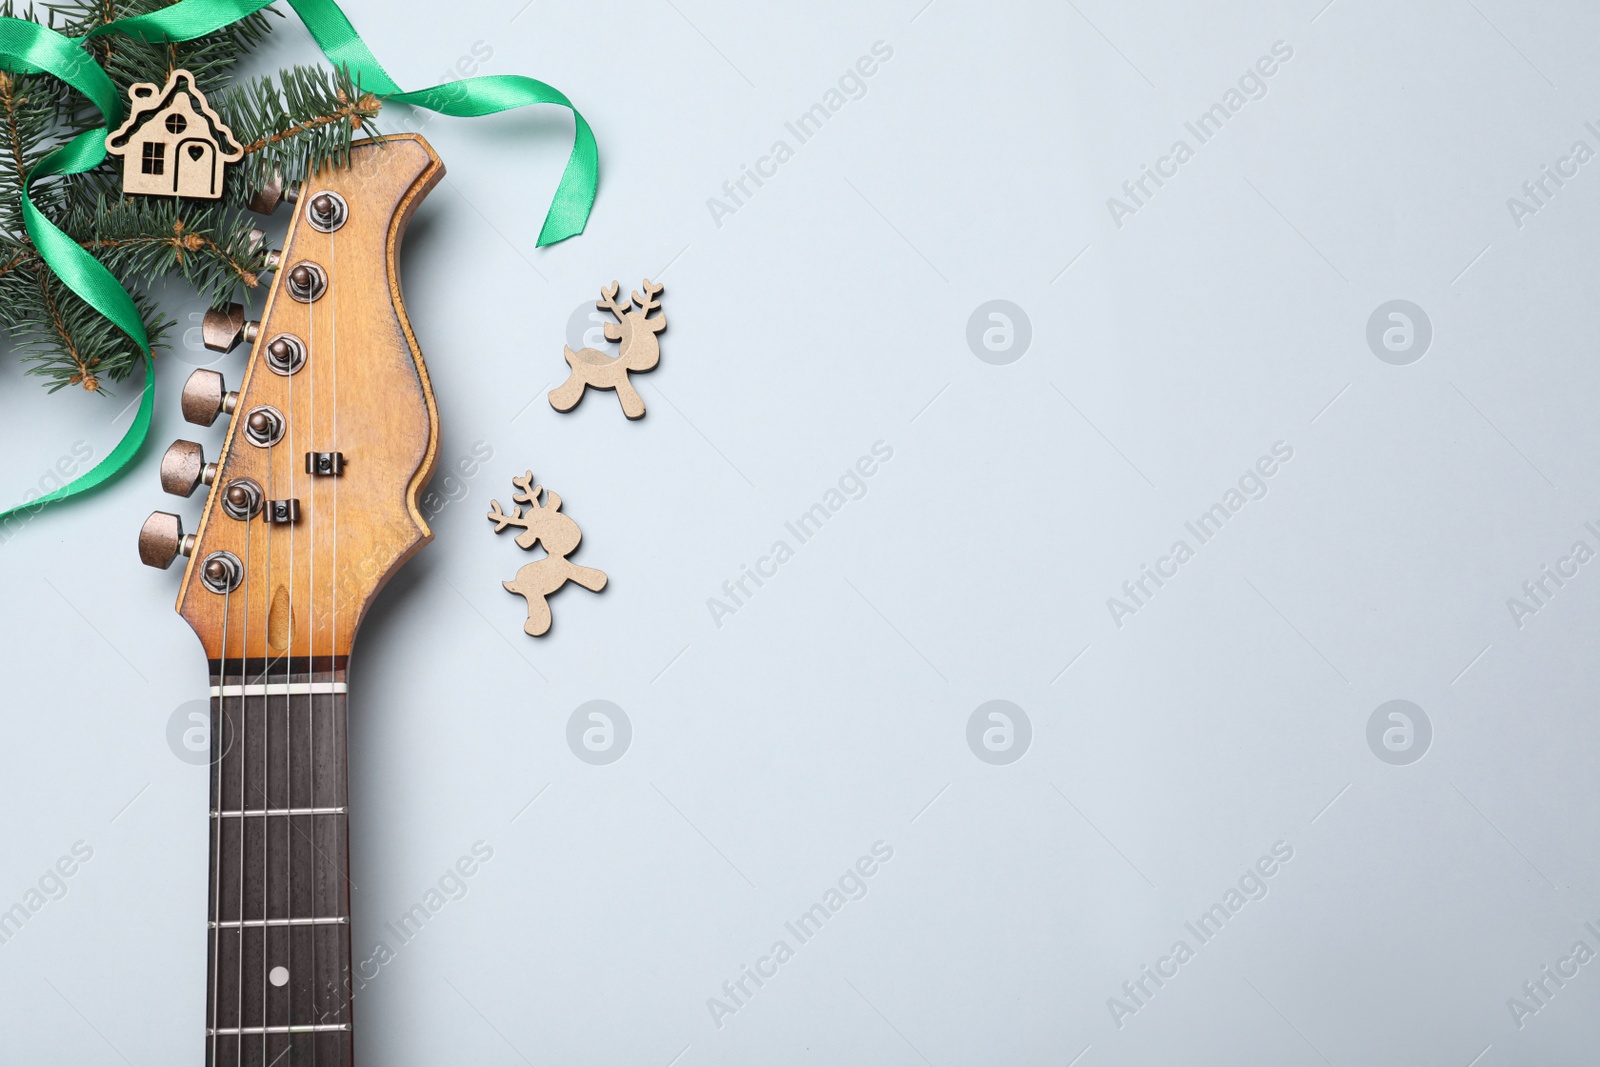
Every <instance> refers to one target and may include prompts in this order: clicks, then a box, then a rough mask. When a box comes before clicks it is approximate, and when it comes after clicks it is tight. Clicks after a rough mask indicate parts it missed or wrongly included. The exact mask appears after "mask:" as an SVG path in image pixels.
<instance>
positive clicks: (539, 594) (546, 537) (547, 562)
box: [489, 471, 606, 637]
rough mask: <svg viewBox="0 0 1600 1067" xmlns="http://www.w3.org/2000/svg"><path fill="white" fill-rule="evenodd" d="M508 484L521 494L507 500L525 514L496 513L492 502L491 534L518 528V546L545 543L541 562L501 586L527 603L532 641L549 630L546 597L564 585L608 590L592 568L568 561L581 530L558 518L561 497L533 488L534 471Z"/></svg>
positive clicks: (526, 627) (602, 576) (602, 577)
mask: <svg viewBox="0 0 1600 1067" xmlns="http://www.w3.org/2000/svg"><path fill="white" fill-rule="evenodd" d="M511 482H512V484H513V485H515V486H516V487H517V489H518V490H519V491H518V492H516V493H513V494H512V496H511V499H512V501H513V503H514V504H527V505H528V511H527V514H526V515H524V514H523V511H522V508H520V507H513V508H512V509H511V514H509V515H507V514H506V513H505V512H503V511H501V510H500V501H498V500H491V501H489V521H491V522H493V523H494V524H495V526H494V532H495V533H500V532H502V531H503V530H505V529H506V528H507V527H508V526H519V527H521V528H522V532H521V533H520V534H518V535H517V544H518V545H520V546H521V547H523V548H526V549H529V550H532V548H533V547H534V545H536V544H539V545H543V546H544V550H545V552H547V553H549V554H548V555H546V556H545V557H544V558H542V559H536V560H534V561H533V562H532V563H529V564H526V565H524V566H523V568H522V569H521V570H519V571H517V577H516V580H515V581H510V582H502V583H501V584H502V585H504V586H505V588H506V591H507V592H511V593H516V594H517V595H518V596H520V597H523V598H524V599H526V600H527V602H528V621H527V622H526V623H524V624H523V626H522V629H523V631H524V632H525V633H527V634H529V635H530V636H532V637H539V636H541V635H543V634H544V633H545V632H546V631H548V630H549V629H550V604H549V602H548V601H547V600H546V599H545V598H546V597H548V596H549V595H550V594H551V593H554V592H555V591H556V590H557V589H560V588H561V587H562V586H563V585H566V584H567V583H568V582H576V583H577V584H578V585H581V586H583V587H584V588H585V589H588V590H591V591H592V592H596V593H598V592H599V591H600V590H602V589H604V588H605V587H606V574H605V571H599V570H595V569H594V568H593V567H580V566H578V565H577V564H576V563H572V562H570V561H569V560H568V559H567V556H569V555H571V554H572V552H574V551H575V550H576V549H577V547H578V542H579V541H580V540H582V539H583V531H581V530H579V529H578V524H577V523H576V522H573V521H572V519H570V518H568V517H567V516H566V515H563V514H561V498H560V497H559V496H557V495H556V494H555V493H552V492H546V490H545V488H544V486H542V485H534V484H533V472H532V471H528V472H527V473H526V474H524V475H523V476H522V477H520V478H512V479H511ZM540 493H545V496H546V503H544V504H543V505H541V504H540V503H539V494H540Z"/></svg>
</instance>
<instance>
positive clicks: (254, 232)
mask: <svg viewBox="0 0 1600 1067" xmlns="http://www.w3.org/2000/svg"><path fill="white" fill-rule="evenodd" d="M266 240H267V231H266V230H263V229H262V228H261V227H259V226H252V227H250V251H252V252H254V251H255V250H256V249H258V248H260V247H261V246H262V245H263V244H265V243H266ZM264 258H265V259H266V264H267V269H268V270H277V269H278V267H279V265H280V264H282V263H283V249H281V248H269V249H267V252H266V256H265V257H264Z"/></svg>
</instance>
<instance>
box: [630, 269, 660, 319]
mask: <svg viewBox="0 0 1600 1067" xmlns="http://www.w3.org/2000/svg"><path fill="white" fill-rule="evenodd" d="M662 289H663V286H660V285H656V284H655V283H654V282H652V281H651V280H650V279H649V278H646V279H645V280H644V291H645V293H646V294H648V296H649V298H650V299H648V300H646V299H645V298H644V297H642V296H640V295H639V290H637V289H635V290H634V291H633V302H634V303H635V304H637V305H639V310H640V311H643V312H644V313H645V314H646V315H648V314H650V312H652V311H654V310H655V309H656V308H658V307H660V306H661V301H659V300H657V299H656V297H658V296H660V295H661V291H662Z"/></svg>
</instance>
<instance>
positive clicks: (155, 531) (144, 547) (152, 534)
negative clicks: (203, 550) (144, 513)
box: [139, 511, 194, 570]
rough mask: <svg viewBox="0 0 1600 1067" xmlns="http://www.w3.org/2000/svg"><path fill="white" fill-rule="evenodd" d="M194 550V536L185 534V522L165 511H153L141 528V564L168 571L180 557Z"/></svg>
mask: <svg viewBox="0 0 1600 1067" xmlns="http://www.w3.org/2000/svg"><path fill="white" fill-rule="evenodd" d="M193 550H194V534H187V535H186V534H185V533H184V532H183V521H182V520H181V519H179V518H178V516H176V515H173V514H170V513H169V512H165V511H152V512H151V513H150V517H149V518H148V519H146V520H144V525H143V526H141V527H139V562H141V563H143V564H144V565H145V566H146V567H159V568H160V569H161V570H166V569H167V568H168V567H170V566H172V561H173V560H175V559H177V558H178V557H179V556H187V555H188V554H189V553H190V552H192V551H193Z"/></svg>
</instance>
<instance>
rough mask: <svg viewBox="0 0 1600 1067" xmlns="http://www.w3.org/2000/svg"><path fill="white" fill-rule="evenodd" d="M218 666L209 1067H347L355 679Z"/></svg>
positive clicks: (290, 669) (281, 668) (282, 668)
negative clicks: (350, 694)
mask: <svg viewBox="0 0 1600 1067" xmlns="http://www.w3.org/2000/svg"><path fill="white" fill-rule="evenodd" d="M306 666H307V665H306V664H305V663H304V662H303V661H302V662H301V663H300V664H299V669H296V665H295V664H293V663H289V662H287V661H278V662H277V663H273V664H266V665H263V664H261V663H260V662H259V661H256V662H253V663H251V664H249V665H245V664H241V663H237V662H234V663H231V664H219V663H215V662H214V663H213V664H212V682H211V684H212V691H211V694H212V695H211V724H212V725H211V746H212V767H211V817H210V825H209V827H208V828H207V831H208V833H209V835H210V842H211V871H210V876H211V884H210V899H211V907H210V912H209V915H210V921H209V926H208V929H207V941H208V944H209V960H210V965H209V969H208V970H209V977H208V982H207V1004H206V1019H207V1023H206V1063H207V1065H208V1067H288V1065H291V1064H305V1065H308V1067H310V1065H314V1067H351V1064H352V1033H351V999H352V994H353V987H352V983H351V968H350V879H349V870H350V860H349V854H350V849H349V841H350V835H349V814H348V803H349V789H348V779H347V773H346V736H347V735H346V721H345V703H346V697H345V672H344V671H343V670H342V669H340V670H336V671H326V670H324V671H320V672H313V671H310V670H307V669H305V668H306Z"/></svg>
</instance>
